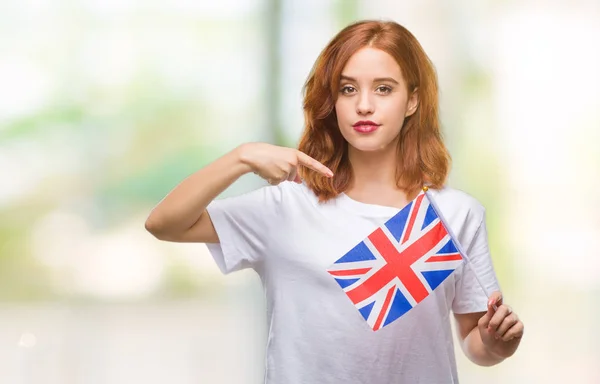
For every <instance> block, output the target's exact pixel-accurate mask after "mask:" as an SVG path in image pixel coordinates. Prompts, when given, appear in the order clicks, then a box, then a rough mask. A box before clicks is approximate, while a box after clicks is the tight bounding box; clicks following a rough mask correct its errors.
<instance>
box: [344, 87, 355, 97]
mask: <svg viewBox="0 0 600 384" xmlns="http://www.w3.org/2000/svg"><path fill="white" fill-rule="evenodd" d="M355 90H356V89H354V87H351V86H349V85H346V86H345V87H342V89H341V92H342V94H344V95H347V94H349V93H352V92H354V91H355Z"/></svg>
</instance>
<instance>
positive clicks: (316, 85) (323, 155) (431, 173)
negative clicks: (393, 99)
mask: <svg viewBox="0 0 600 384" xmlns="http://www.w3.org/2000/svg"><path fill="white" fill-rule="evenodd" d="M366 46H369V47H373V48H377V49H381V50H383V51H385V52H387V53H388V54H390V55H391V56H392V57H393V58H394V59H395V60H396V62H397V63H398V65H399V66H400V69H401V71H402V74H403V76H404V80H405V82H406V85H407V88H408V92H409V94H411V93H412V92H414V91H415V90H416V91H417V94H418V100H419V102H418V106H417V110H416V111H415V112H414V113H413V114H412V115H411V116H409V117H407V118H406V119H405V121H404V125H403V127H402V129H401V131H400V136H399V142H398V168H397V171H396V180H397V185H398V187H399V188H401V189H403V190H404V191H405V192H406V193H407V195H409V196H412V195H414V194H415V193H416V192H417V191H418V190H419V189H420V188H422V186H423V185H424V184H427V185H429V186H430V187H431V188H441V187H442V186H443V184H444V183H445V181H446V178H447V175H448V172H449V168H450V155H449V153H448V150H447V149H446V146H445V145H444V142H443V141H442V136H441V132H440V123H439V112H438V86H437V76H436V73H435V69H434V67H433V64H432V63H431V61H430V60H429V57H427V54H426V53H425V51H424V50H423V48H422V47H421V45H420V44H419V42H418V41H417V39H416V38H415V37H414V36H413V35H412V33H410V32H409V31H408V30H407V29H406V28H404V27H403V26H401V25H399V24H397V23H395V22H390V21H386V22H384V21H361V22H357V23H355V24H352V25H349V26H347V27H346V28H344V29H343V30H342V31H340V32H339V33H338V34H337V35H336V36H335V37H334V38H333V39H332V40H331V41H330V42H329V44H328V45H327V46H326V47H325V49H324V50H323V51H322V52H321V54H320V55H319V57H318V58H317V60H316V62H315V65H314V67H313V68H312V70H311V73H310V75H309V76H308V79H307V80H306V83H305V85H304V103H303V107H304V117H305V127H304V132H303V133H302V136H301V138H300V143H299V145H298V149H299V150H300V151H302V152H304V153H306V154H307V155H309V156H311V157H313V158H314V159H316V160H318V161H320V162H321V163H323V164H325V165H326V166H327V167H329V169H331V170H332V171H333V173H334V175H335V176H334V177H333V178H331V179H329V178H325V177H323V176H322V175H320V174H319V173H317V172H314V171H309V170H307V169H305V168H301V169H300V175H301V177H302V178H303V179H304V181H305V182H306V184H307V185H308V187H309V188H310V189H311V190H312V191H313V192H314V193H315V194H316V195H317V196H318V197H319V200H320V201H326V200H329V199H331V198H333V197H335V196H337V195H338V194H339V193H341V192H344V191H346V190H347V188H348V187H349V185H350V182H351V181H352V177H353V176H352V168H351V166H350V162H349V160H348V144H347V142H346V140H345V139H344V138H343V136H342V134H341V133H340V130H339V127H338V124H337V117H336V112H335V103H336V100H337V97H338V87H339V85H340V77H341V73H342V70H343V68H344V66H345V65H346V63H347V61H348V59H349V58H350V57H351V56H352V55H353V54H354V53H355V52H356V51H358V50H359V49H361V48H363V47H366Z"/></svg>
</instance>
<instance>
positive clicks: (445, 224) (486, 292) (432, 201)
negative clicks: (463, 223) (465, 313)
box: [423, 186, 491, 298]
mask: <svg viewBox="0 0 600 384" xmlns="http://www.w3.org/2000/svg"><path fill="white" fill-rule="evenodd" d="M423 192H425V195H427V199H429V203H430V204H431V205H432V206H433V209H434V210H435V212H436V213H437V215H438V217H439V218H440V221H441V222H442V224H444V227H446V230H447V231H448V234H449V235H450V238H451V239H452V241H453V242H454V245H455V246H456V248H457V249H458V252H459V253H460V255H461V256H462V257H463V259H465V261H466V263H467V265H468V266H469V268H471V271H473V274H474V275H475V279H477V282H478V283H479V285H480V286H481V289H483V292H484V293H485V295H486V296H487V297H488V298H489V297H490V295H491V293H490V292H489V291H488V289H487V288H486V287H485V285H483V283H482V282H481V279H480V278H479V276H478V275H477V271H475V268H473V265H472V264H471V259H469V257H468V256H467V253H466V252H465V251H464V250H463V248H462V246H461V245H460V242H459V241H458V238H457V237H456V236H455V235H454V233H453V232H452V228H450V226H449V225H448V222H447V221H446V219H445V218H444V216H443V215H442V211H441V210H440V208H439V207H438V205H437V204H436V203H435V201H434V200H433V197H432V196H431V192H429V187H427V186H424V187H423Z"/></svg>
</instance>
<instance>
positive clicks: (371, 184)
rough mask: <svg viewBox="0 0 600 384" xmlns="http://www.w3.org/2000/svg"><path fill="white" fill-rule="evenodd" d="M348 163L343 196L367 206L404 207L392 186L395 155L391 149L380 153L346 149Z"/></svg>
mask: <svg viewBox="0 0 600 384" xmlns="http://www.w3.org/2000/svg"><path fill="white" fill-rule="evenodd" d="M348 159H349V161H350V165H351V167H352V173H353V178H352V183H351V184H350V187H349V188H348V189H347V190H346V195H348V196H349V197H351V198H352V199H354V200H357V201H360V202H363V203H367V204H377V205H387V206H393V207H397V208H402V207H404V206H405V205H406V204H408V202H409V200H408V198H407V196H406V193H405V192H404V191H403V190H401V189H400V188H398V186H397V183H396V169H397V166H398V155H397V153H396V148H395V147H393V146H391V148H389V149H384V150H382V151H380V152H362V151H358V150H356V149H354V148H352V147H349V148H348Z"/></svg>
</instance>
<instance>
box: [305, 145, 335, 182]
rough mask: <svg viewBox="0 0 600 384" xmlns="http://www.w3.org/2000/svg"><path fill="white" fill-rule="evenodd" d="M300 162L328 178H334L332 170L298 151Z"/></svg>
mask: <svg viewBox="0 0 600 384" xmlns="http://www.w3.org/2000/svg"><path fill="white" fill-rule="evenodd" d="M298 162H299V163H300V164H302V165H304V166H305V167H308V168H310V169H312V170H313V171H317V172H319V173H322V174H323V175H325V176H327V177H333V172H331V169H329V168H327V167H326V166H324V165H323V164H321V163H320V162H318V161H317V160H315V159H313V158H312V157H310V156H308V155H307V154H306V153H304V152H301V151H298Z"/></svg>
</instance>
